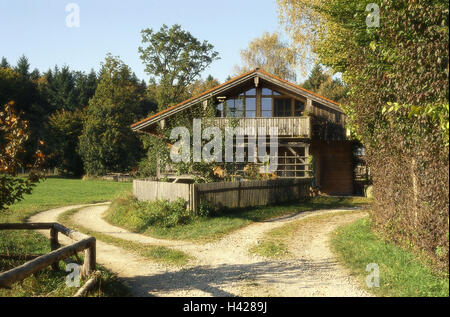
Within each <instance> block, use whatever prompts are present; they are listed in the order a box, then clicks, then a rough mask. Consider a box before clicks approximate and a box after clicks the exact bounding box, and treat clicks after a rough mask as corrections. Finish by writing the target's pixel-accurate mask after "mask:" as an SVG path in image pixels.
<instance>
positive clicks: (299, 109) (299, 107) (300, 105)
mask: <svg viewBox="0 0 450 317" xmlns="http://www.w3.org/2000/svg"><path fill="white" fill-rule="evenodd" d="M303 111H305V103H304V102H303V101H300V100H296V101H295V106H294V116H296V117H300V116H302V115H303Z"/></svg>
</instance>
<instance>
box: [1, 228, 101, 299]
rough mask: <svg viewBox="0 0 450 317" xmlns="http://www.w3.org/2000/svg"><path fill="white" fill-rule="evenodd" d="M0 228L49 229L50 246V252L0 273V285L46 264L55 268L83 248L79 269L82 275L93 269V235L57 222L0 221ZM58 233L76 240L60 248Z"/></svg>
mask: <svg viewBox="0 0 450 317" xmlns="http://www.w3.org/2000/svg"><path fill="white" fill-rule="evenodd" d="M0 230H50V247H51V250H52V251H51V252H50V253H47V254H43V255H39V256H37V257H36V258H34V259H32V260H31V261H28V262H26V263H24V264H22V265H20V266H18V267H15V268H13V269H11V270H9V271H6V272H2V273H0V287H3V288H5V287H10V285H12V284H14V283H16V282H18V281H22V280H23V279H25V278H26V277H28V276H30V275H31V274H33V273H36V272H37V271H40V270H42V269H45V268H46V267H48V266H52V267H53V268H54V269H57V267H58V262H59V261H61V260H64V259H67V258H69V257H71V256H72V255H74V254H76V253H77V252H80V251H83V250H84V263H83V268H82V270H81V273H82V275H83V276H88V275H90V274H91V273H93V272H94V270H95V265H96V240H95V238H94V237H89V236H87V235H85V234H82V233H80V232H77V231H74V230H71V229H69V228H66V227H64V226H62V225H61V224H59V223H1V224H0ZM58 233H62V234H64V235H65V236H68V237H69V238H72V239H73V240H75V241H76V242H75V243H73V244H71V245H68V246H65V247H62V248H60V245H59V242H58ZM18 257H20V256H18ZM92 279H93V280H96V279H98V277H97V276H95V277H93V278H92ZM89 282H90V283H89V285H91V284H93V283H92V282H91V281H89ZM83 291H86V288H83ZM78 293H79V292H78Z"/></svg>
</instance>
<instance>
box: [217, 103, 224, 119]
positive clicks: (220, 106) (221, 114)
mask: <svg viewBox="0 0 450 317" xmlns="http://www.w3.org/2000/svg"><path fill="white" fill-rule="evenodd" d="M224 116H225V111H224V108H223V103H222V102H221V103H219V104H218V105H217V107H216V117H217V118H223V117H224Z"/></svg>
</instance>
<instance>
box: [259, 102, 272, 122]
mask: <svg viewBox="0 0 450 317" xmlns="http://www.w3.org/2000/svg"><path fill="white" fill-rule="evenodd" d="M261 116H262V117H263V118H270V117H272V98H264V97H263V98H261Z"/></svg>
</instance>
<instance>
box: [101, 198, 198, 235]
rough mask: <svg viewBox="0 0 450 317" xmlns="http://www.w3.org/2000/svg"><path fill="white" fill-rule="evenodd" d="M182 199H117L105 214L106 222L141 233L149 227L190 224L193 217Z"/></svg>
mask: <svg viewBox="0 0 450 317" xmlns="http://www.w3.org/2000/svg"><path fill="white" fill-rule="evenodd" d="M186 205H187V203H186V201H185V200H184V199H181V198H179V199H177V200H176V201H173V202H169V201H167V200H158V201H151V202H149V201H139V200H137V199H136V198H135V197H134V196H126V197H119V198H117V199H116V200H115V201H114V202H113V204H112V205H111V207H110V208H109V211H108V213H107V216H106V218H107V220H108V221H110V222H111V223H113V224H115V225H118V226H121V227H124V228H126V229H128V230H130V231H133V232H143V231H145V230H146V229H147V228H148V227H149V226H157V227H163V228H171V227H175V226H178V225H184V224H188V223H189V222H191V221H192V220H193V219H194V218H195V215H194V213H192V212H190V211H189V209H188V208H187V207H186Z"/></svg>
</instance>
